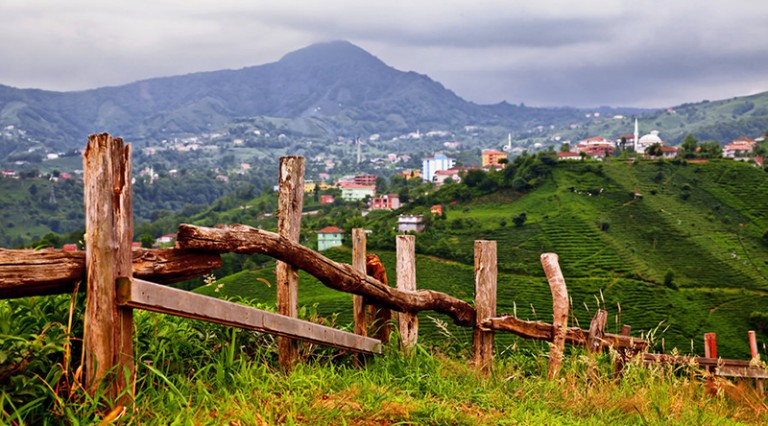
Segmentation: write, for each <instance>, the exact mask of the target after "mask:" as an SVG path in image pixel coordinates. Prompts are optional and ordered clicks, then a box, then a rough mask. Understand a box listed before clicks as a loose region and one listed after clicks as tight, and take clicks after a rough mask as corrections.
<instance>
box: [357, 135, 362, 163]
mask: <svg viewBox="0 0 768 426" xmlns="http://www.w3.org/2000/svg"><path fill="white" fill-rule="evenodd" d="M361 157H362V156H361V152H360V138H357V164H360V161H361V160H362V158H361Z"/></svg>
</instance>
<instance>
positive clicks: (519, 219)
mask: <svg viewBox="0 0 768 426" xmlns="http://www.w3.org/2000/svg"><path fill="white" fill-rule="evenodd" d="M526 220H528V215H527V214H526V213H525V212H522V213H520V214H519V215H517V216H515V217H513V218H512V223H514V224H515V226H517V227H518V228H519V227H521V226H523V225H524V224H525V221H526Z"/></svg>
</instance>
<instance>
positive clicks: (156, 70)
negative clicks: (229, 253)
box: [0, 0, 768, 107]
mask: <svg viewBox="0 0 768 426" xmlns="http://www.w3.org/2000/svg"><path fill="white" fill-rule="evenodd" d="M330 40H348V41H350V42H352V43H354V44H356V45H358V46H360V47H361V48H363V49H365V50H367V51H369V52H370V53H372V54H373V55H375V56H377V57H378V58H379V59H381V60H383V61H384V62H386V63H387V64H389V65H391V66H394V67H395V68H397V69H400V70H403V71H416V72H419V73H422V74H427V75H428V76H430V77H431V78H432V79H434V80H437V81H439V82H440V83H442V84H443V85H444V86H445V87H447V88H448V89H451V90H453V91H454V92H456V93H457V94H458V95H459V96H461V97H463V98H465V99H467V100H470V101H474V102H477V103H481V104H488V103H496V102H500V101H503V100H506V101H508V102H510V103H515V104H517V103H521V102H523V103H525V104H526V105H529V106H566V105H567V106H579V107H589V106H599V105H610V106H638V107H666V106H673V105H677V104H680V103H684V102H697V101H701V100H704V99H710V100H715V99H724V98H729V97H733V96H742V95H749V94H754V93H759V92H763V91H768V2H766V1H765V0H728V1H718V2H702V1H701V0H605V1H597V0H581V1H573V0H562V1H559V0H558V1H550V0H519V1H518V0H498V1H497V0H466V1H455V0H387V1H367V2H366V1H360V0H356V1H353V0H321V1H295V0H291V1H286V0H280V1H270V2H261V1H246V0H243V1H233V0H215V1H211V0H208V1H199V0H179V1H167V0H151V1H145V0H130V1H109V0H99V1H82V0H67V1H63V0H0V84H5V85H9V86H14V87H19V88H40V89H47V90H60V91H69V90H80V89H90V88H96V87H102V86H113V85H121V84H126V83H130V82H133V81H136V80H142V79H147V78H152V77H161V76H170V75H179V74H188V73H191V72H197V71H213V70H219V69H237V68H242V67H246V66H251V65H261V64H265V63H269V62H274V61H277V60H279V59H280V58H281V57H282V56H283V55H284V54H286V53H288V52H290V51H293V50H296V49H300V48H302V47H305V46H307V45H310V44H312V43H316V42H322V41H330Z"/></svg>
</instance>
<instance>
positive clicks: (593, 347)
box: [587, 309, 608, 353]
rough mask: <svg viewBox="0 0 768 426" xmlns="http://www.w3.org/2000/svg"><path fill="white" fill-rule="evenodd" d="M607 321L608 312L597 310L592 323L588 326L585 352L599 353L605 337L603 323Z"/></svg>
mask: <svg viewBox="0 0 768 426" xmlns="http://www.w3.org/2000/svg"><path fill="white" fill-rule="evenodd" d="M607 320H608V312H607V311H604V310H602V309H598V310H597V312H596V313H595V316H594V317H593V318H592V322H591V323H590V324H589V334H588V337H587V350H588V351H589V352H598V353H599V352H600V350H601V345H602V343H603V335H605V322H606V321H607Z"/></svg>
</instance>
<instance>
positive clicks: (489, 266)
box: [472, 240, 497, 373]
mask: <svg viewBox="0 0 768 426" xmlns="http://www.w3.org/2000/svg"><path fill="white" fill-rule="evenodd" d="M496 280H497V265H496V241H484V240H481V241H475V310H476V311H477V317H476V320H475V329H474V331H473V332H472V347H473V355H472V362H473V364H474V365H475V367H476V368H478V369H479V370H480V371H482V372H484V373H489V372H490V371H491V368H492V367H493V335H494V332H493V330H489V331H485V330H483V329H481V326H480V325H481V324H482V323H483V321H485V320H487V319H490V318H493V317H495V316H496Z"/></svg>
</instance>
